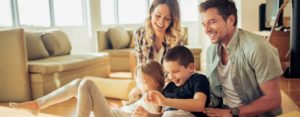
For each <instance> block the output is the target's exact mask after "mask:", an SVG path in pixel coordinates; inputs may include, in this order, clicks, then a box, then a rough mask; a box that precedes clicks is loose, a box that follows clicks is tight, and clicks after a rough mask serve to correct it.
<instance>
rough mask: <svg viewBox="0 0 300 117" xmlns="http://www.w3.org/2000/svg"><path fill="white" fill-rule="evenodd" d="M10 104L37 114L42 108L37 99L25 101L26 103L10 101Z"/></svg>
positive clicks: (12, 106)
mask: <svg viewBox="0 0 300 117" xmlns="http://www.w3.org/2000/svg"><path fill="white" fill-rule="evenodd" d="M9 106H10V107H11V108H15V109H22V110H26V111H29V112H31V113H32V114H34V115H37V114H38V113H39V112H40V108H39V105H38V103H37V101H29V102H24V103H14V102H10V103H9Z"/></svg>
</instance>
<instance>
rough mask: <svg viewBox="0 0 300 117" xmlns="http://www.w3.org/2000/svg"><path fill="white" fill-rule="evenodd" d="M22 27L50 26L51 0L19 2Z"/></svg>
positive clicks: (22, 0)
mask: <svg viewBox="0 0 300 117" xmlns="http://www.w3.org/2000/svg"><path fill="white" fill-rule="evenodd" d="M18 8H19V19H20V25H26V26H42V27H48V26H50V12H49V0H18Z"/></svg>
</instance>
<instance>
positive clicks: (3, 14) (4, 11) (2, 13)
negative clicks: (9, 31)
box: [0, 0, 12, 27]
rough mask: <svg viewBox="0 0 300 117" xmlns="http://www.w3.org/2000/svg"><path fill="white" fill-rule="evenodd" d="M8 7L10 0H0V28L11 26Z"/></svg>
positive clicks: (10, 14) (10, 15)
mask: <svg viewBox="0 0 300 117" xmlns="http://www.w3.org/2000/svg"><path fill="white" fill-rule="evenodd" d="M10 7H11V4H10V0H0V27H1V26H3V27H10V26H12V13H11V8H10Z"/></svg>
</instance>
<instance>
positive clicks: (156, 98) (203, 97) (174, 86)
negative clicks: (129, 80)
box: [134, 46, 210, 117]
mask: <svg viewBox="0 0 300 117" xmlns="http://www.w3.org/2000/svg"><path fill="white" fill-rule="evenodd" d="M163 66H164V69H165V74H166V77H167V78H168V80H170V82H169V83H168V84H166V86H165V88H164V89H163V91H162V93H160V92H158V91H149V93H148V96H147V99H146V101H148V102H150V103H153V104H155V105H159V106H163V110H162V112H163V113H156V114H155V113H149V112H147V111H146V110H145V109H144V108H142V107H138V108H137V109H136V110H135V111H134V115H135V116H163V117H170V116H176V117H178V116H183V117H195V116H196V117H200V116H206V115H205V114H204V113H202V112H203V111H204V108H205V107H207V106H208V105H209V102H210V99H209V95H210V90H209V82H208V79H207V78H206V76H204V75H201V74H198V73H195V65H194V57H193V54H192V53H191V51H190V50H189V49H187V48H186V47H184V46H176V47H173V48H172V49H170V50H169V51H168V52H167V53H166V55H165V56H164V61H163Z"/></svg>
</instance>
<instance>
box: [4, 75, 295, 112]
mask: <svg viewBox="0 0 300 117" xmlns="http://www.w3.org/2000/svg"><path fill="white" fill-rule="evenodd" d="M280 87H281V90H282V91H281V95H282V107H283V112H284V114H283V115H282V117H300V114H299V113H300V111H299V108H298V107H300V78H299V79H287V78H283V77H282V78H280ZM108 100H109V103H110V104H112V105H120V101H119V100H114V99H108ZM75 111H76V99H75V98H72V99H70V100H68V101H66V102H64V103H60V104H56V105H53V106H51V107H49V108H47V109H44V110H42V111H41V113H40V114H39V115H38V117H72V116H74V115H75ZM91 115H92V114H91ZM0 117H33V115H32V114H30V113H29V112H26V111H22V110H16V109H11V108H9V107H8V104H7V103H0Z"/></svg>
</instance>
